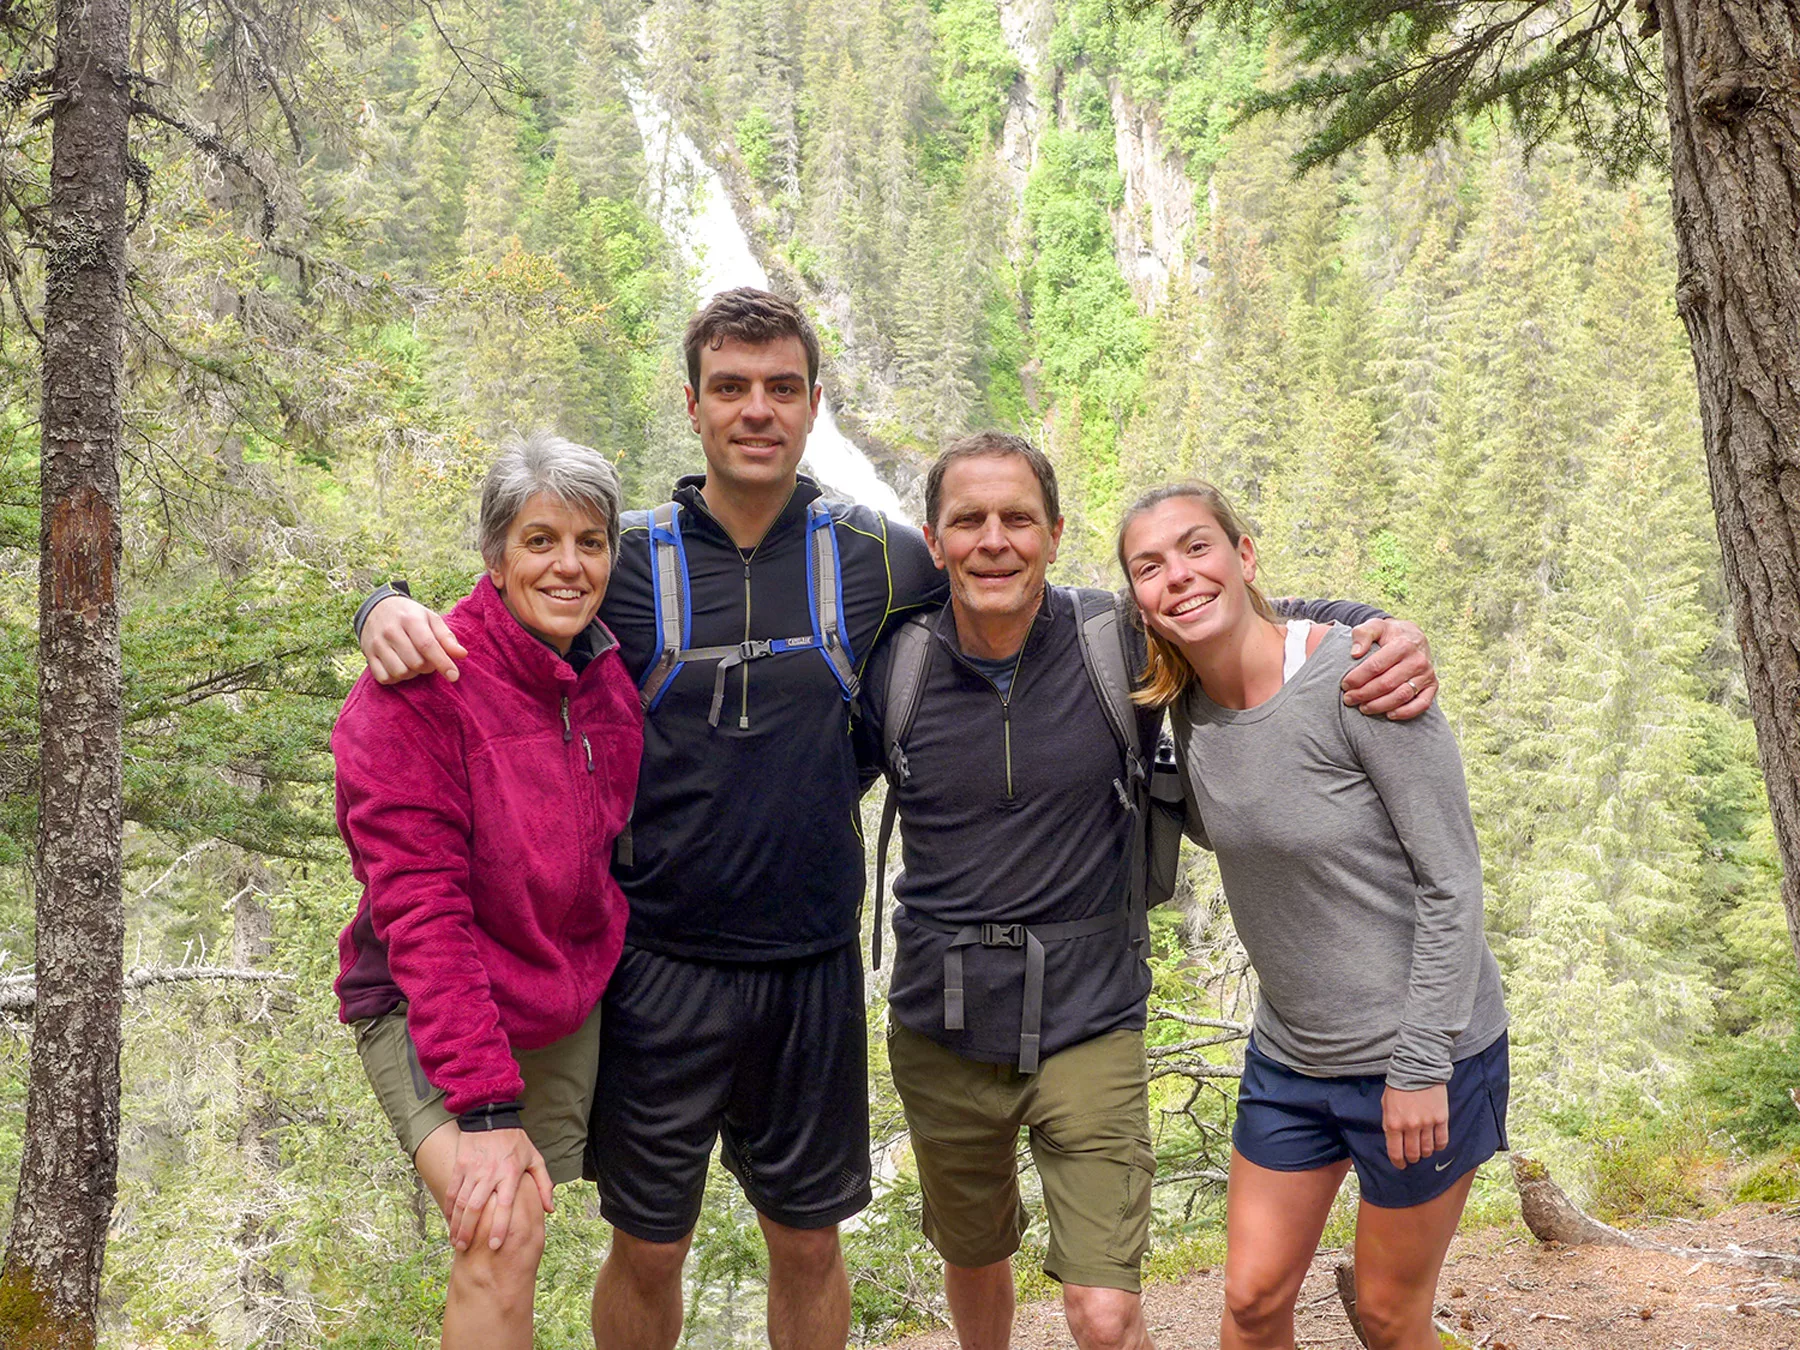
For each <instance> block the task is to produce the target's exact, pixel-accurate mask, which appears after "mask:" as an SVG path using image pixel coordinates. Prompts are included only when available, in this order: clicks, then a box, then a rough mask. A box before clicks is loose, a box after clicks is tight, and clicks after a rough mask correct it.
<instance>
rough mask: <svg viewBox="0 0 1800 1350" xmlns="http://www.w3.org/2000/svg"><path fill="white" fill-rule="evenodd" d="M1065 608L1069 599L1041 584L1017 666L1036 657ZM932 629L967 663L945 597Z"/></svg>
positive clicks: (1022, 666)
mask: <svg viewBox="0 0 1800 1350" xmlns="http://www.w3.org/2000/svg"><path fill="white" fill-rule="evenodd" d="M1067 607H1068V602H1067V600H1066V599H1065V598H1064V597H1063V596H1062V595H1061V594H1060V593H1059V591H1058V588H1057V587H1055V586H1048V585H1047V586H1045V587H1044V594H1043V597H1042V599H1040V600H1039V601H1038V607H1037V613H1036V614H1035V615H1034V616H1033V617H1032V621H1031V627H1030V629H1028V630H1027V631H1026V634H1025V641H1024V643H1023V644H1021V646H1020V648H1019V651H1018V653H1017V656H1018V663H1019V668H1020V669H1023V668H1024V665H1025V662H1026V661H1029V660H1035V659H1036V656H1037V654H1038V653H1039V652H1041V651H1042V650H1043V647H1044V644H1045V643H1047V642H1049V641H1050V630H1051V629H1052V628H1054V627H1055V626H1056V620H1057V618H1058V617H1059V616H1060V615H1061V614H1062V611H1063V610H1065V609H1066V608H1067ZM932 631H933V632H934V633H935V634H936V635H937V639H938V641H940V642H942V643H943V644H944V645H945V646H946V647H948V648H949V649H950V651H951V652H952V653H953V654H954V655H955V656H956V658H957V659H958V660H959V661H963V662H965V663H966V662H967V659H968V658H967V656H966V655H965V654H964V652H963V649H962V641H961V639H960V638H959V637H958V636H957V632H956V614H955V611H954V610H952V609H951V606H950V602H949V601H948V600H946V601H944V606H943V608H942V609H940V610H939V611H938V614H937V617H936V618H935V619H933V620H932Z"/></svg>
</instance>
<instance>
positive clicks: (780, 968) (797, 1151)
mask: <svg viewBox="0 0 1800 1350" xmlns="http://www.w3.org/2000/svg"><path fill="white" fill-rule="evenodd" d="M601 1006H602V1007H603V1009H604V1012H603V1014H602V1016H601V1019H600V1076H599V1082H598V1085H597V1086H596V1088H595V1091H594V1109H593V1115H592V1116H591V1117H590V1118H589V1124H588V1148H587V1157H586V1159H585V1168H584V1170H585V1172H586V1175H587V1176H588V1177H590V1178H592V1179H593V1180H595V1181H597V1182H598V1183H599V1187H600V1212H601V1214H602V1215H604V1216H605V1218H606V1220H607V1222H608V1223H611V1224H612V1225H613V1226H614V1227H615V1228H618V1229H619V1230H621V1231H622V1232H625V1233H629V1234H630V1235H631V1236H632V1237H634V1238H637V1239H639V1240H640V1241H643V1242H677V1241H679V1240H680V1239H682V1238H683V1237H685V1236H687V1234H688V1233H689V1232H691V1231H692V1230H693V1227H694V1224H695V1223H696V1222H697V1221H698V1219H699V1218H700V1202H701V1198H702V1196H703V1195H704V1194H705V1191H706V1169H707V1165H708V1161H709V1159H710V1157H711V1155H712V1149H713V1142H714V1140H718V1141H719V1142H720V1156H721V1160H722V1161H723V1162H724V1164H725V1166H726V1167H727V1168H728V1169H729V1170H730V1171H731V1173H732V1175H733V1176H735V1177H736V1178H737V1179H738V1181H739V1182H740V1183H741V1184H742V1185H743V1188H744V1194H745V1195H746V1196H748V1197H749V1200H750V1203H751V1204H752V1205H753V1206H755V1208H756V1210H757V1212H758V1213H759V1214H762V1215H763V1216H765V1217H766V1218H769V1219H773V1220H774V1221H775V1222H776V1223H778V1224H781V1225H783V1226H785V1227H788V1228H828V1227H830V1226H831V1225H832V1224H835V1223H838V1222H840V1221H841V1220H844V1219H847V1218H849V1217H850V1216H851V1215H852V1214H855V1213H856V1212H857V1211H858V1210H860V1209H862V1208H863V1206H865V1205H867V1204H868V1203H869V1070H868V1061H869V1051H868V1024H867V1021H866V1013H865V1012H864V1008H863V972H862V954H861V952H859V951H858V950H857V947H856V944H855V943H850V944H849V945H847V946H844V947H840V948H838V949H837V950H835V951H830V952H826V953H825V954H824V955H822V956H813V957H807V958H805V959H804V960H798V961H769V962H761V963H746V964H740V965H722V964H717V963H712V962H705V961H687V960H682V959H680V958H677V957H673V956H663V955H661V954H660V953H657V952H651V951H645V950H643V949H642V948H638V947H627V948H626V949H625V953H624V955H623V956H622V957H620V959H619V966H618V969H617V970H616V971H614V972H613V977H612V979H611V981H610V982H608V984H607V986H606V997H605V999H604V1000H603V1001H602V1005H601Z"/></svg>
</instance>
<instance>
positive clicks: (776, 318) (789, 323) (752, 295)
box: [681, 286, 819, 393]
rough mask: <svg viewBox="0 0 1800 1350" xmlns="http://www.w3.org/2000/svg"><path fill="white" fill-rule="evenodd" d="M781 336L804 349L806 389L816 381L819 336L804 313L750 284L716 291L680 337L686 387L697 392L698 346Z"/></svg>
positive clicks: (759, 342)
mask: <svg viewBox="0 0 1800 1350" xmlns="http://www.w3.org/2000/svg"><path fill="white" fill-rule="evenodd" d="M785 337H796V338H799V339H800V345H801V346H802V347H804V348H806V388H807V392H808V393H810V392H811V391H812V387H813V386H814V385H816V384H817V383H818V382H819V335H818V334H817V333H815V332H813V326H812V324H810V323H808V322H807V318H806V315H804V314H802V313H801V312H800V310H799V308H798V307H797V306H796V305H794V304H793V303H792V302H791V301H787V300H783V299H782V298H781V297H780V296H779V295H776V294H774V293H773V292H772V291H762V290H758V289H757V288H756V287H754V286H739V287H738V288H737V289H736V290H731V291H720V292H719V293H718V294H717V295H715V296H714V297H713V298H712V299H710V300H708V301H707V302H706V304H705V305H703V306H702V307H701V309H700V311H699V312H698V313H697V314H695V315H694V317H693V318H691V319H689V320H688V326H687V332H686V333H685V334H684V335H683V336H682V339H681V350H682V352H683V353H684V354H685V355H686V356H687V376H688V386H689V387H690V388H691V389H693V391H694V392H695V393H699V392H700V349H701V348H702V347H707V348H710V349H711V350H713V351H717V350H718V349H719V348H720V347H722V346H723V345H724V344H725V340H726V339H727V338H736V339H737V340H738V341H739V342H747V343H749V344H750V345H751V346H753V347H761V346H763V345H765V344H767V343H770V342H779V341H780V340H781V339H782V338H785Z"/></svg>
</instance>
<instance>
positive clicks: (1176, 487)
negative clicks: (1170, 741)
mask: <svg viewBox="0 0 1800 1350" xmlns="http://www.w3.org/2000/svg"><path fill="white" fill-rule="evenodd" d="M1178 497H1192V498H1193V499H1194V500H1196V501H1198V502H1199V503H1200V504H1201V505H1202V506H1204V507H1205V508H1206V509H1207V510H1208V511H1209V512H1211V513H1212V518H1213V519H1214V520H1216V521H1217V522H1218V523H1219V528H1220V529H1221V530H1223V531H1224V532H1225V537H1226V538H1227V539H1229V540H1230V541H1231V546H1232V547H1233V548H1236V547H1237V546H1238V543H1239V542H1240V541H1241V540H1242V539H1243V538H1244V536H1245V535H1247V534H1249V533H1250V531H1249V530H1247V529H1245V528H1244V521H1243V518H1242V517H1241V516H1239V515H1238V513H1237V512H1236V510H1234V509H1233V508H1232V505H1231V503H1230V501H1228V500H1227V499H1226V497H1225V494H1224V493H1223V492H1221V491H1219V489H1218V488H1216V487H1214V486H1213V485H1212V484H1211V483H1203V482H1200V481H1199V480H1197V479H1196V480H1191V481H1188V482H1184V483H1165V484H1164V485H1163V486H1162V487H1159V488H1153V489H1151V490H1150V491H1149V492H1146V493H1145V494H1144V495H1143V496H1141V497H1139V498H1138V499H1137V500H1136V501H1135V502H1133V503H1132V504H1131V507H1130V509H1128V510H1127V511H1126V512H1125V517H1124V519H1122V520H1121V521H1120V522H1119V538H1118V544H1117V552H1118V555H1119V567H1120V569H1121V570H1122V571H1124V573H1125V585H1126V588H1127V589H1128V590H1130V591H1131V593H1132V599H1133V600H1136V598H1137V588H1136V587H1135V586H1133V585H1132V583H1131V569H1130V568H1129V567H1127V566H1126V564H1125V531H1126V530H1128V529H1130V528H1131V522H1132V521H1134V520H1136V519H1137V518H1138V517H1139V516H1141V515H1143V514H1144V512H1146V511H1149V510H1152V509H1154V508H1155V507H1158V506H1161V505H1162V504H1163V503H1164V502H1168V501H1174V500H1175V499H1176V498H1178ZM1244 588H1245V589H1246V590H1247V591H1249V593H1250V608H1251V610H1253V611H1254V612H1255V613H1256V614H1257V616H1258V617H1260V618H1264V619H1267V620H1268V621H1269V622H1270V623H1275V622H1278V621H1279V620H1278V619H1277V616H1276V614H1275V607H1274V606H1273V605H1271V604H1270V603H1269V599H1268V597H1267V596H1265V595H1264V594H1263V593H1262V590H1261V589H1260V588H1259V587H1258V586H1257V585H1256V583H1255V582H1253V581H1245V583H1244ZM1133 612H1134V614H1135V615H1136V622H1137V624H1138V626H1139V627H1140V628H1142V629H1143V630H1144V639H1145V647H1146V649H1147V659H1146V660H1145V662H1144V669H1143V671H1142V673H1141V674H1140V675H1139V676H1138V688H1137V689H1136V690H1134V691H1133V693H1132V695H1131V698H1132V701H1133V702H1134V703H1140V704H1142V705H1144V706H1145V707H1150V708H1166V707H1168V706H1169V704H1171V703H1173V702H1174V701H1175V700H1176V699H1178V698H1180V697H1181V696H1182V695H1183V694H1185V693H1186V692H1187V690H1188V686H1189V685H1191V684H1193V682H1194V680H1195V679H1196V678H1197V677H1196V676H1195V675H1194V668H1193V667H1192V666H1190V665H1189V664H1188V661H1187V657H1185V656H1183V655H1182V653H1181V648H1179V647H1177V646H1176V645H1175V644H1174V643H1173V642H1170V641H1169V640H1168V639H1167V638H1166V637H1163V636H1162V635H1161V634H1160V633H1158V632H1157V631H1156V630H1155V629H1154V628H1152V627H1150V625H1149V624H1147V623H1145V622H1144V613H1143V611H1142V610H1141V609H1137V608H1136V607H1135V606H1134V607H1133Z"/></svg>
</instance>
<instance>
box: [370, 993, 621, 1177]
mask: <svg viewBox="0 0 1800 1350" xmlns="http://www.w3.org/2000/svg"><path fill="white" fill-rule="evenodd" d="M354 1025H355V1028H356V1053H357V1054H358V1055H360V1056H361V1057H362V1062H363V1072H365V1073H366V1074H368V1075H369V1085H370V1086H371V1087H373V1088H374V1089H375V1097H376V1099H377V1100H378V1101H379V1102H380V1103H381V1109H382V1110H383V1111H385V1112H386V1113H387V1118H388V1122H389V1123H390V1124H391V1125H392V1126H393V1127H394V1135H395V1137H396V1138H398V1139H399V1141H400V1147H401V1148H403V1149H404V1150H406V1156H407V1157H409V1158H410V1157H412V1156H413V1155H414V1154H415V1153H417V1152H418V1151H419V1145H420V1144H422V1143H424V1142H425V1139H426V1137H427V1136H428V1135H429V1134H430V1133H431V1132H432V1131H433V1130H435V1129H437V1128H438V1127H439V1126H440V1125H444V1124H447V1123H448V1122H450V1121H453V1120H455V1119H456V1117H455V1116H453V1115H452V1114H450V1112H449V1111H447V1110H445V1109H444V1096H445V1094H444V1092H443V1090H442V1089H440V1088H435V1087H433V1086H432V1085H431V1084H430V1083H428V1082H427V1081H426V1080H425V1073H424V1070H422V1069H421V1068H420V1067H419V1052H418V1051H417V1050H416V1049H415V1048H414V1047H413V1041H412V1037H411V1036H410V1035H408V1034H407V1030H406V1005H405V1004H404V1003H402V1004H401V1005H400V1006H399V1007H398V1008H396V1009H394V1011H393V1012H391V1013H386V1014H384V1015H383V1016H381V1017H368V1018H364V1019H363V1020H362V1021H360V1022H357V1023H355V1024H354ZM513 1058H514V1060H515V1061H517V1063H518V1065H519V1073H520V1076H521V1077H523V1078H524V1079H525V1092H524V1095H523V1096H522V1097H521V1098H520V1101H521V1102H523V1103H524V1109H523V1110H522V1111H520V1113H519V1118H520V1120H521V1122H522V1123H523V1124H524V1126H525V1133H526V1135H527V1136H529V1138H530V1139H531V1142H532V1144H533V1146H534V1147H536V1149H537V1151H538V1152H539V1153H541V1154H543V1155H544V1166H545V1168H546V1169H548V1171H549V1173H550V1179H551V1180H552V1181H554V1182H557V1183H559V1184H560V1183H561V1182H565V1181H579V1180H580V1179H581V1152H582V1150H583V1149H584V1148H585V1147H586V1146H587V1133H588V1112H589V1110H591V1109H592V1107H593V1105H594V1077H595V1074H596V1073H597V1071H598V1069H599V1067H600V1005H599V1004H597V1003H596V1004H595V1005H594V1011H593V1012H591V1013H589V1014H588V1019H587V1021H585V1022H583V1023H582V1024H581V1026H580V1027H578V1028H577V1029H576V1030H575V1031H573V1032H571V1033H570V1034H569V1035H567V1036H564V1037H563V1038H562V1039H561V1040H560V1041H552V1042H550V1044H549V1045H546V1046H545V1047H544V1048H543V1049H542V1050H522V1051H518V1052H517V1053H515V1054H514V1055H513Z"/></svg>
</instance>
